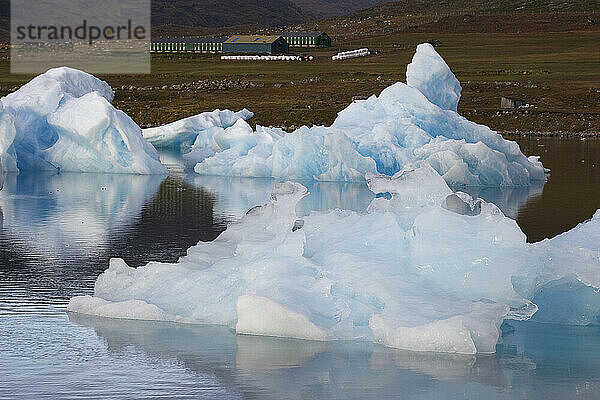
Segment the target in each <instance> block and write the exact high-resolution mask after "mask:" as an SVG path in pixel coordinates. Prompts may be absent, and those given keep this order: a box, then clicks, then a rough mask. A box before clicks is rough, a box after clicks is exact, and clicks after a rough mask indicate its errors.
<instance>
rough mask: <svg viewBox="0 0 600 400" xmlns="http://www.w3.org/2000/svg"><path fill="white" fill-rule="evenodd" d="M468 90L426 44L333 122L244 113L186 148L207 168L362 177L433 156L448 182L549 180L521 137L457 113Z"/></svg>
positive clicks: (211, 171)
mask: <svg viewBox="0 0 600 400" xmlns="http://www.w3.org/2000/svg"><path fill="white" fill-rule="evenodd" d="M460 94H461V86H460V83H459V82H458V80H457V79H456V77H455V76H454V74H453V73H452V71H451V70H450V68H449V67H448V65H447V64H446V62H445V61H444V60H443V58H442V57H441V56H440V55H439V54H438V53H437V52H436V51H435V49H434V48H433V47H432V46H431V45H430V44H427V43H426V44H421V45H419V46H418V47H417V51H416V53H415V55H414V58H413V60H412V62H411V63H410V64H409V65H408V67H407V83H406V84H405V83H402V82H398V83H395V84H393V85H391V86H389V87H387V88H386V89H384V90H383V91H382V92H381V93H380V94H379V96H375V95H373V96H371V97H370V98H368V99H366V100H359V101H355V102H353V103H352V104H350V105H349V106H348V107H347V108H346V109H344V110H342V111H341V112H340V113H339V114H338V116H337V118H336V119H335V121H334V122H333V124H332V125H331V126H328V127H325V126H313V127H310V128H309V127H306V126H304V127H301V128H299V129H297V130H295V131H294V132H291V133H286V132H283V131H281V130H277V129H272V128H264V127H260V126H259V127H257V129H256V130H255V131H253V130H252V128H251V127H250V125H248V124H247V123H246V122H245V121H244V120H243V119H239V120H238V121H237V122H236V123H235V124H234V125H233V126H230V127H219V128H218V131H216V132H206V133H203V134H202V135H198V136H197V140H196V142H195V143H194V145H193V150H192V152H191V153H189V154H187V155H186V158H187V160H188V163H190V164H193V165H194V171H195V172H196V173H198V174H201V175H223V176H246V177H273V178H279V179H292V180H298V179H314V180H318V181H363V180H364V175H365V174H367V173H380V174H385V175H388V176H392V175H394V174H395V173H397V172H400V171H402V170H411V169H415V168H417V167H419V166H421V165H424V164H427V165H429V166H431V167H432V168H434V169H435V170H436V171H437V172H438V173H439V174H440V175H442V177H443V178H444V179H445V180H446V182H447V183H448V184H450V185H463V186H490V187H494V186H515V187H516V186H530V185H532V184H534V183H535V182H544V181H545V180H546V175H545V170H544V167H543V165H542V163H541V162H540V161H539V159H538V158H537V157H529V158H527V157H526V156H525V155H524V154H523V153H522V152H521V150H520V149H519V146H518V144H517V143H516V142H514V141H510V140H505V139H504V138H502V136H501V135H500V134H498V133H496V132H494V131H492V130H491V129H489V128H488V127H486V126H483V125H479V124H476V123H474V122H471V121H469V120H467V119H466V118H464V117H462V116H460V115H459V114H458V113H457V111H456V110H457V104H458V101H459V99H460ZM158 129H159V131H160V129H161V128H158ZM165 135H168V133H165ZM216 136H218V137H219V138H220V141H216V140H215V139H214V137H216ZM203 137H204V139H202V138H203ZM222 144H224V145H222Z"/></svg>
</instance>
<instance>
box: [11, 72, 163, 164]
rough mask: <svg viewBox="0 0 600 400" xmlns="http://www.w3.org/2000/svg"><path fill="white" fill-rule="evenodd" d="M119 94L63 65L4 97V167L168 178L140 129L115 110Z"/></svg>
mask: <svg viewBox="0 0 600 400" xmlns="http://www.w3.org/2000/svg"><path fill="white" fill-rule="evenodd" d="M113 96H114V93H113V91H112V89H111V88H110V86H109V85H108V84H107V83H106V82H104V81H101V80H100V79H98V78H96V77H94V76H92V75H90V74H87V73H85V72H82V71H79V70H75V69H71V68H66V67H62V68H55V69H51V70H49V71H48V72H46V73H44V74H42V75H39V76H37V77H36V78H34V79H32V80H31V81H30V82H29V83H27V84H26V85H24V86H23V87H21V88H20V89H19V90H17V91H16V92H14V93H11V94H9V95H7V96H6V97H3V98H2V99H1V102H2V109H1V110H0V112H1V113H2V114H1V117H0V159H1V161H2V167H3V169H4V170H5V171H9V172H16V171H19V170H20V171H60V172H102V173H131V174H166V173H167V170H166V168H165V167H164V166H163V165H162V164H161V163H160V161H159V157H158V153H157V151H156V149H155V148H154V147H153V146H152V145H151V144H149V143H148V142H146V141H145V140H144V138H143V136H142V130H141V129H140V127H139V126H138V125H137V124H136V123H135V122H134V121H133V120H132V119H131V118H130V117H129V116H127V114H125V113H124V112H122V111H119V110H117V109H115V108H114V106H113V105H112V100H113ZM11 127H13V128H14V130H13V129H12V128H11Z"/></svg>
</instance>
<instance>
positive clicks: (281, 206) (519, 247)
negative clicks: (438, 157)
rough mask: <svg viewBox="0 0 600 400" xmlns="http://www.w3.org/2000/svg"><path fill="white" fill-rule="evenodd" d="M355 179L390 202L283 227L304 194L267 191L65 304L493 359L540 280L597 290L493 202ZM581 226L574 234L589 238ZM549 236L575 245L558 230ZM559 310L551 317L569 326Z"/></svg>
mask: <svg viewBox="0 0 600 400" xmlns="http://www.w3.org/2000/svg"><path fill="white" fill-rule="evenodd" d="M367 180H368V183H369V187H370V188H371V190H372V191H373V192H377V193H379V192H383V193H390V194H391V196H389V197H390V198H389V199H386V198H384V197H378V198H375V199H374V200H373V202H372V204H371V206H370V207H369V210H368V212H367V213H366V214H365V213H363V214H361V213H356V212H352V211H343V210H334V211H326V212H312V213H310V214H309V215H307V216H304V217H303V218H302V221H303V222H304V224H303V225H302V227H301V229H294V227H297V221H298V216H297V214H296V211H295V207H296V204H297V203H298V202H299V201H300V200H301V199H302V198H303V197H304V196H306V194H307V190H306V188H305V187H304V186H302V185H300V184H298V183H291V182H287V183H278V184H276V185H275V187H274V189H273V193H272V196H271V201H270V202H269V203H268V204H266V205H264V206H260V207H255V208H253V209H252V210H250V211H249V212H248V213H247V215H245V216H244V217H243V218H242V219H241V220H240V221H239V222H237V223H233V224H231V225H230V226H229V227H228V228H227V230H226V231H225V232H223V233H222V234H221V235H220V236H219V237H218V238H217V239H216V240H214V241H213V242H209V243H198V244H197V245H196V246H194V247H192V248H190V249H189V250H188V254H187V256H185V257H182V258H181V259H180V260H179V262H178V263H176V264H168V263H158V262H152V263H149V264H147V265H145V266H143V267H140V268H137V269H133V268H130V267H128V266H127V265H126V264H124V263H123V262H113V263H111V266H110V268H109V269H108V270H107V271H105V272H104V273H103V274H102V275H100V276H99V278H98V280H97V281H96V285H95V290H94V297H93V298H75V299H73V300H72V301H71V302H70V304H69V307H68V309H69V310H70V311H74V312H83V313H89V314H95V315H105V314H107V313H109V311H106V310H107V309H109V310H110V315H111V316H112V317H119V315H116V314H115V312H114V310H115V309H119V308H121V307H122V308H123V309H124V308H125V307H126V306H127V305H128V304H130V303H128V302H131V301H132V300H138V301H143V302H144V303H145V304H148V305H153V306H156V307H158V309H160V310H161V311H162V312H164V313H165V315H167V316H168V317H165V318H168V319H169V320H181V321H183V320H185V321H189V322H197V323H211V324H222V325H227V326H229V327H231V328H235V329H238V332H239V333H251V334H253V335H267V336H289V337H295V338H304V339H318V340H332V339H343V340H346V339H352V340H356V339H360V340H367V341H372V342H377V343H382V344H384V345H386V346H391V347H397V348H403V349H409V350H417V351H437V352H455V353H469V354H473V353H491V352H494V351H495V345H496V343H497V340H498V337H499V334H500V331H499V326H500V324H501V323H502V321H503V320H504V319H505V318H515V319H526V318H530V317H531V316H532V315H533V314H534V313H535V312H536V310H537V308H538V306H539V307H545V306H548V307H552V304H553V301H552V300H551V299H548V298H545V299H544V301H543V302H541V303H540V304H539V305H536V304H534V303H532V299H534V300H535V299H536V298H538V297H539V296H538V295H539V293H541V291H542V290H544V288H550V287H552V286H553V285H554V282H556V281H558V280H560V279H564V278H568V279H571V280H573V279H574V280H575V281H581V282H584V283H587V284H588V285H592V286H595V287H598V286H600V282H599V281H598V279H597V278H598V271H600V260H599V259H598V258H597V256H596V258H593V257H592V254H591V253H590V254H587V253H585V252H584V253H581V252H577V251H575V250H572V251H568V252H566V251H564V248H563V247H561V246H563V244H561V243H559V241H558V240H557V244H556V245H555V244H554V243H553V241H552V240H550V241H545V242H542V243H538V244H528V243H526V240H525V239H526V238H525V235H524V234H523V233H522V232H521V230H520V229H519V227H518V226H517V224H516V223H515V221H513V220H511V219H509V218H507V217H505V216H504V215H503V214H502V212H501V211H500V210H499V209H498V208H497V207H496V206H494V205H493V204H489V203H487V202H485V201H482V200H479V201H475V200H473V199H472V198H470V197H469V196H468V195H466V194H464V193H458V194H453V193H452V192H451V190H450V189H449V188H448V186H447V185H446V183H445V182H444V180H443V179H442V178H441V177H440V176H439V174H437V173H436V172H435V170H434V169H433V168H432V167H431V166H429V165H427V164H426V165H423V166H421V167H419V168H417V169H415V170H412V171H408V170H406V171H402V172H401V173H399V174H397V175H396V176H395V177H392V178H390V177H386V176H376V175H370V176H368V178H367ZM452 204H454V205H452ZM590 223H591V225H590V226H586V228H585V229H586V230H587V229H589V230H590V231H592V232H594V233H595V232H597V231H598V230H600V225H599V224H598V223H596V222H595V221H592V222H590ZM580 229H583V228H580ZM573 235H574V237H576V231H575V232H574V233H573ZM563 240H565V241H566V242H567V243H568V248H569V249H574V246H576V243H574V242H573V241H572V240H571V239H570V238H568V234H567V236H566V237H565V238H564V239H563ZM546 293H550V294H552V293H553V292H552V291H551V290H548V291H546ZM554 293H558V292H554ZM595 293H596V292H595ZM589 295H590V297H589V298H588V299H587V301H589V302H591V303H592V304H594V306H593V307H591V308H589V310H591V311H590V312H589V313H588V317H587V318H586V321H587V320H593V318H596V317H597V316H596V315H594V313H595V311H594V310H596V309H600V295H598V293H596V294H594V293H591V292H590V293H589ZM536 296H538V297H536ZM96 298H99V299H102V301H99V300H96ZM554 299H555V300H557V299H558V297H554ZM106 302H110V303H114V306H112V307H108V308H107V304H108V303H106ZM596 306H598V307H596ZM144 312H145V311H144ZM565 313H568V310H560V312H559V313H557V314H556V315H554V316H553V320H562V321H571V322H573V321H574V322H577V321H578V320H577V319H576V318H568V316H567V315H565ZM558 314H562V315H558ZM120 317H122V318H128V314H126V313H124V314H123V315H121V316H120ZM152 318H153V319H154V318H156V319H160V318H161V317H160V316H158V317H152Z"/></svg>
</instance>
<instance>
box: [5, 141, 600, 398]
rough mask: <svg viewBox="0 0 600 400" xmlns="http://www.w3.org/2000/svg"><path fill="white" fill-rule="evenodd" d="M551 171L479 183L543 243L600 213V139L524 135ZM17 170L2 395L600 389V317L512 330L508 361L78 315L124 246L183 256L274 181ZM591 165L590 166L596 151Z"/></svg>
mask: <svg viewBox="0 0 600 400" xmlns="http://www.w3.org/2000/svg"><path fill="white" fill-rule="evenodd" d="M519 142H520V144H521V146H522V149H523V151H524V152H525V153H526V154H538V155H541V156H542V161H543V162H544V165H545V166H546V167H548V168H550V169H552V173H551V175H550V178H549V181H548V183H547V184H546V185H545V186H542V185H540V186H534V187H532V188H520V189H505V190H497V189H494V190H491V189H478V190H470V191H471V192H472V193H473V194H477V195H479V196H481V197H484V198H486V199H488V200H491V201H494V202H496V203H498V204H499V205H500V207H501V208H502V209H503V210H504V212H505V213H506V214H507V215H509V216H511V217H513V218H516V219H517V221H518V223H519V225H520V226H521V227H522V229H523V230H524V231H525V233H526V234H527V236H528V238H529V240H530V241H536V240H540V239H542V238H544V237H551V236H554V235H555V234H558V233H560V232H563V231H565V230H567V229H570V228H571V227H573V226H575V225H576V224H578V223H580V222H582V221H584V220H586V219H588V218H590V217H591V216H592V214H593V213H594V211H595V210H596V209H597V208H600V196H599V194H600V193H599V192H600V189H599V188H600V186H599V185H598V183H600V182H599V181H598V180H600V171H596V169H597V168H600V166H597V165H600V142H599V141H595V140H585V141H581V140H558V139H541V140H537V139H535V138H534V139H524V140H522V139H519ZM164 160H165V161H166V162H167V163H170V169H171V171H172V174H171V176H170V177H169V178H167V179H166V180H163V179H162V178H157V177H135V176H114V175H92V174H61V175H58V176H57V175H40V174H36V175H28V174H21V175H19V176H12V175H11V176H8V177H7V182H6V186H5V189H4V190H2V191H1V192H0V399H4V398H7V399H8V398H10V399H12V398H27V399H30V398H36V399H37V398H111V399H113V398H127V399H130V398H273V399H283V398H286V399H287V398H292V399H293V398H299V399H300V398H315V399H321V398H356V399H365V398H376V399H380V398H406V399H456V398H468V399H544V400H548V399H565V398H567V399H570V398H573V399H598V398H600V328H598V327H578V328H573V327H561V326H550V325H542V324H536V323H531V322H529V323H515V322H511V323H510V326H505V333H504V335H503V337H502V342H501V344H500V345H499V346H498V352H497V354H496V355H494V356H487V357H473V356H448V355H436V354H420V353H416V354H415V353H410V352H402V351H397V350H392V349H386V348H382V347H379V346H375V345H372V344H366V343H315V342H308V341H296V340H286V339H273V338H257V337H245V336H236V335H234V334H233V333H232V332H231V331H229V330H228V329H227V328H222V327H212V326H186V325H177V324H169V323H151V322H139V321H138V322H135V321H118V320H108V319H97V318H89V317H84V316H77V315H67V314H66V313H65V312H64V308H65V306H66V303H67V302H68V299H69V298H70V297H72V296H75V295H80V294H90V293H91V292H92V291H93V283H94V280H95V278H96V276H97V275H98V274H100V273H101V272H102V271H103V270H104V269H105V268H106V267H107V265H108V259H109V258H111V257H122V258H124V259H125V260H126V261H127V262H128V263H130V264H131V265H141V264H143V263H146V262H148V261H150V260H161V261H175V260H176V259H177V258H178V257H179V256H181V255H183V254H185V250H186V249H187V248H188V247H190V246H192V245H193V244H195V243H196V242H198V241H199V240H212V239H214V238H215V237H216V236H217V235H218V234H219V233H220V232H221V231H222V230H223V229H225V227H226V224H227V223H228V222H229V221H232V220H235V219H237V218H239V217H241V216H242V215H243V214H244V213H245V212H246V211H247V210H248V209H249V208H251V207H252V206H254V205H257V204H262V203H264V202H266V201H267V200H268V198H269V192H270V189H271V187H272V185H273V182H272V180H269V179H251V180H248V179H227V178H216V177H200V176H196V175H193V174H184V173H183V171H182V170H181V168H180V165H179V164H178V160H177V159H176V158H170V157H169V156H168V155H164ZM582 160H583V162H582ZM310 191H311V195H310V196H309V197H308V198H306V199H304V200H303V201H302V203H301V204H300V205H299V208H298V212H299V213H301V214H305V213H307V212H309V211H310V210H313V209H316V210H322V209H330V208H335V207H339V208H345V209H354V210H357V211H361V210H364V209H365V207H366V206H367V205H368V204H369V202H370V201H371V199H372V197H373V196H372V195H371V194H370V193H369V192H368V190H367V189H366V187H365V186H364V185H358V184H333V183H319V184H312V185H310Z"/></svg>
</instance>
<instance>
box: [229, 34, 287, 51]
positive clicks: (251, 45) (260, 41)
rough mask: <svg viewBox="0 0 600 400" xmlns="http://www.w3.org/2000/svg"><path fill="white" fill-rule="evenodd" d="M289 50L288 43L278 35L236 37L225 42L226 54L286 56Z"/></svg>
mask: <svg viewBox="0 0 600 400" xmlns="http://www.w3.org/2000/svg"><path fill="white" fill-rule="evenodd" d="M289 50H290V46H289V44H288V42H286V41H285V39H284V38H282V37H281V36H277V35H272V36H259V35H253V36H251V35H235V36H232V37H230V38H229V39H227V40H225V41H224V42H223V52H225V53H253V54H261V53H266V54H286V53H288V52H289Z"/></svg>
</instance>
